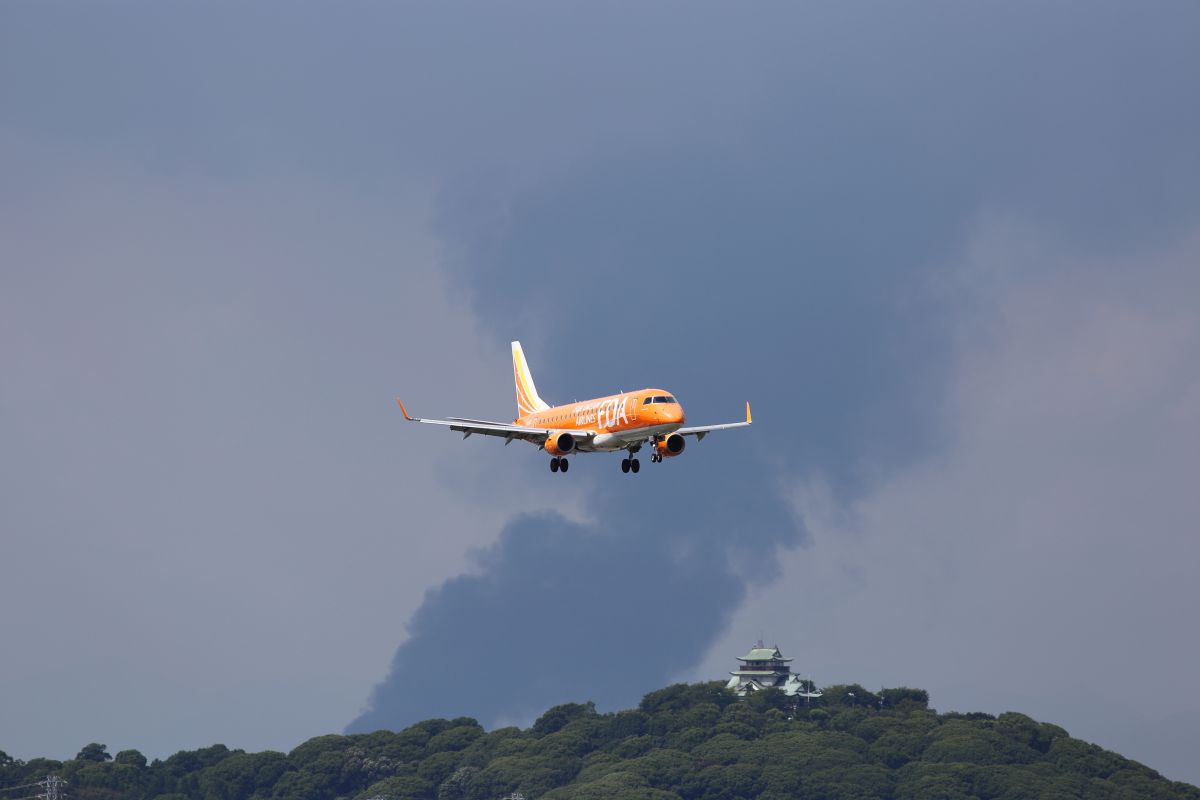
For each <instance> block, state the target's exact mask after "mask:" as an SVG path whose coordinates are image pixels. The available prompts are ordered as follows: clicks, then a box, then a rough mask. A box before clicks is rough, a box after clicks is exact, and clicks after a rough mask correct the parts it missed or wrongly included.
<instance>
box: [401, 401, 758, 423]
mask: <svg viewBox="0 0 1200 800" xmlns="http://www.w3.org/2000/svg"><path fill="white" fill-rule="evenodd" d="M405 416H407V415H405ZM753 421H754V420H752V419H750V401H749V400H747V401H746V424H747V425H749V424H750V423H751V422H753Z"/></svg>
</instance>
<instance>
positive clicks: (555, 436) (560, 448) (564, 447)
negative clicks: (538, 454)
mask: <svg viewBox="0 0 1200 800" xmlns="http://www.w3.org/2000/svg"><path fill="white" fill-rule="evenodd" d="M574 449H575V437H574V436H572V435H571V432H570V431H557V432H555V433H552V434H550V435H549V436H547V437H546V452H547V453H549V454H550V455H552V456H565V455H566V454H567V453H569V452H571V451H572V450H574Z"/></svg>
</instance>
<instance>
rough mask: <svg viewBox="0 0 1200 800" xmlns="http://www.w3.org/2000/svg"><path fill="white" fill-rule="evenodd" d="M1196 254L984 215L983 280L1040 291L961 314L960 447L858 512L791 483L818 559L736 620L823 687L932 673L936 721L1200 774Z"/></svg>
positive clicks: (973, 261)
mask: <svg viewBox="0 0 1200 800" xmlns="http://www.w3.org/2000/svg"><path fill="white" fill-rule="evenodd" d="M1197 252H1198V249H1197V238H1196V235H1195V233H1193V234H1191V235H1189V236H1187V237H1185V238H1184V239H1183V240H1182V241H1177V242H1175V243H1173V244H1172V245H1170V246H1163V247H1158V248H1155V249H1153V250H1148V251H1145V252H1143V253H1140V254H1136V255H1133V256H1130V257H1129V261H1124V260H1123V259H1122V260H1118V261H1107V262H1106V261H1105V260H1098V259H1096V258H1095V257H1093V256H1084V255H1081V254H1079V253H1072V252H1071V251H1070V250H1069V248H1068V249H1064V248H1063V246H1062V244H1061V242H1056V241H1055V240H1054V238H1053V237H1049V238H1047V236H1046V234H1045V233H1044V231H1042V230H1041V229H1040V228H1039V226H1037V225H1030V224H1023V225H1022V224H1014V223H1012V222H998V221H989V222H988V223H985V224H983V225H981V227H980V229H979V231H978V233H977V235H976V236H975V237H973V239H972V244H971V246H970V247H969V248H967V249H966V250H965V252H964V253H963V254H962V256H961V261H962V264H963V267H964V268H965V269H966V270H968V271H971V272H972V273H974V274H977V275H978V274H984V273H989V272H991V273H994V272H995V270H996V269H997V268H1001V269H1002V270H1007V265H1008V264H1010V263H1012V262H1013V261H1014V260H1021V261H1023V262H1024V263H1025V264H1026V266H1027V267H1030V268H1031V269H1030V274H1032V275H1035V276H1036V277H1032V278H1024V277H1023V278H1022V279H1021V280H1017V281H1006V282H1005V283H1004V284H1003V285H1001V286H995V287H993V288H990V289H989V290H988V292H987V297H988V299H987V301H986V304H985V305H986V307H987V309H988V311H987V313H986V314H984V313H979V309H980V308H981V306H980V305H979V304H978V303H971V302H968V303H966V305H968V306H970V307H972V308H973V309H975V312H974V313H972V314H971V315H969V316H967V315H965V316H964V317H962V318H961V319H960V320H959V323H958V325H957V335H956V340H957V341H958V342H959V343H960V345H959V348H958V356H957V361H956V367H955V369H954V370H953V373H954V375H955V378H954V380H953V382H952V389H951V391H950V392H949V395H948V397H949V401H948V403H947V405H946V406H945V410H946V418H947V424H948V428H949V430H950V431H951V432H952V436H951V437H950V440H949V444H948V446H947V447H946V448H944V449H943V450H941V451H939V452H938V453H937V454H936V455H934V456H931V457H929V458H927V459H922V460H920V461H919V462H917V463H914V464H913V465H911V466H910V467H908V468H905V469H902V470H899V471H897V472H896V473H894V474H893V475H892V476H891V477H889V479H888V480H886V481H885V482H883V484H882V485H881V486H879V487H878V488H877V489H876V490H874V491H872V492H870V493H868V494H867V495H865V496H864V497H862V498H861V499H859V500H857V501H856V502H854V503H852V504H851V505H850V506H849V507H848V508H839V507H838V506H837V505H836V504H835V503H834V502H833V501H832V499H831V497H830V495H829V493H828V491H827V489H826V488H824V481H823V480H822V479H821V477H820V476H819V475H818V474H809V475H805V476H803V477H801V478H799V479H797V480H796V481H795V483H794V484H793V488H792V496H793V499H794V502H795V505H796V509H797V512H798V513H799V514H800V515H802V516H803V518H804V519H805V521H806V523H807V524H808V526H809V529H810V530H811V531H812V536H813V542H814V543H813V548H812V549H811V550H809V551H806V552H805V553H803V554H790V555H788V556H787V557H786V558H785V559H784V567H783V571H784V578H783V579H782V580H781V581H780V582H779V583H778V584H776V585H775V586H773V587H772V588H770V589H769V590H767V591H765V592H761V593H758V594H755V595H752V596H751V597H750V598H749V599H748V601H747V603H746V604H745V605H744V606H743V610H742V611H741V612H740V613H739V615H738V619H736V620H735V621H734V623H733V629H734V630H742V629H745V628H746V627H747V626H750V625H765V626H766V627H767V628H768V630H772V631H775V632H776V635H777V636H779V637H780V638H782V639H786V640H790V641H791V642H793V643H794V644H793V648H792V650H793V652H791V653H789V654H790V655H797V656H799V657H800V659H799V662H798V664H799V665H800V668H801V669H803V670H811V671H814V672H815V673H816V675H817V677H818V679H820V678H822V677H824V678H825V679H827V680H828V679H834V678H837V679H842V680H859V681H861V682H863V683H864V684H866V685H876V684H880V683H883V684H888V685H892V684H896V683H919V684H920V685H922V686H925V687H926V688H928V689H929V690H930V691H931V693H932V696H933V700H934V703H935V705H937V706H939V707H941V708H957V709H959V710H967V709H973V708H983V709H986V710H992V711H1001V710H1010V709H1015V710H1021V711H1024V712H1026V713H1029V714H1032V715H1033V716H1035V717H1038V718H1041V719H1052V720H1054V721H1056V722H1057V723H1058V724H1061V725H1063V726H1065V727H1067V728H1068V729H1069V730H1070V731H1071V732H1072V734H1074V735H1076V736H1081V737H1084V738H1088V739H1091V740H1093V741H1097V742H1100V743H1101V744H1104V745H1105V746H1108V747H1112V748H1114V749H1117V750H1118V751H1120V752H1122V753H1124V754H1127V755H1129V756H1130V757H1133V758H1137V759H1140V760H1143V761H1145V762H1146V763H1148V764H1149V765H1150V766H1152V767H1154V768H1156V769H1159V770H1162V771H1163V772H1165V773H1166V774H1167V775H1169V776H1170V777H1172V778H1175V779H1182V780H1189V781H1192V782H1197V781H1198V780H1200V773H1197V771H1196V768H1195V763H1194V759H1192V758H1191V757H1190V753H1189V752H1184V750H1186V748H1184V749H1182V750H1181V748H1180V747H1179V740H1175V739H1173V736H1174V735H1175V734H1180V733H1183V732H1185V731H1186V730H1187V729H1188V728H1189V726H1190V727H1194V726H1195V724H1196V720H1197V719H1200V705H1198V704H1197V703H1196V702H1195V700H1194V699H1193V698H1192V696H1191V694H1190V693H1188V692H1186V691H1183V689H1184V687H1186V686H1187V685H1188V684H1189V682H1190V679H1191V674H1192V665H1193V664H1195V663H1196V660H1197V659H1198V658H1200V648H1198V647H1197V644H1196V640H1195V637H1192V636H1190V635H1188V632H1189V631H1190V628H1191V623H1190V609H1193V608H1195V607H1196V604H1197V603H1198V602H1200V591H1198V590H1197V589H1196V584H1195V581H1194V580H1192V566H1191V565H1192V564H1194V563H1195V561H1196V558H1197V557H1198V556H1200V549H1198V546H1197V544H1196V540H1195V536H1194V532H1195V520H1196V519H1197V518H1198V516H1200V504H1198V502H1197V500H1196V496H1195V492H1194V491H1193V486H1192V484H1193V483H1194V481H1193V477H1194V476H1195V475H1196V473H1197V470H1198V469H1200V463H1198V458H1197V453H1200V368H1198V367H1197V365H1198V364H1200V316H1198V315H1197V313H1196V310H1195V308H1194V303H1192V302H1191V298H1192V297H1194V296H1195V295H1196V292H1197V291H1200V279H1198V276H1197V273H1196V270H1195V269H1194V268H1193V265H1194V264H1195V262H1196V257H1197ZM1135 265H1136V266H1135ZM980 282H982V283H985V284H986V283H987V281H982V279H981V281H978V282H976V283H975V284H974V285H976V286H978V285H980ZM795 608H802V609H803V608H808V609H814V612H813V613H810V614H801V615H799V616H797V615H795V614H793V613H792V611H791V610H792V609H795ZM783 609H787V610H786V611H784V610H783ZM817 609H819V611H817ZM741 638H742V639H744V638H745V636H742V637H741ZM742 644H743V642H741V641H739V640H738V638H737V637H736V636H727V637H725V639H724V640H723V641H721V642H720V643H718V644H717V645H715V646H714V647H713V649H712V650H711V651H710V653H709V654H708V656H707V657H706V658H705V659H704V662H703V666H702V667H701V668H700V669H699V670H697V672H696V673H695V674H696V675H697V676H700V675H711V674H713V673H714V672H716V671H717V670H721V669H723V668H724V667H725V665H726V664H728V663H729V661H730V659H731V658H732V657H733V655H735V652H734V651H735V650H737V649H738V647H739V646H741V645H742ZM1182 741H1190V740H1189V739H1187V738H1186V737H1185V738H1184V739H1183V740H1182Z"/></svg>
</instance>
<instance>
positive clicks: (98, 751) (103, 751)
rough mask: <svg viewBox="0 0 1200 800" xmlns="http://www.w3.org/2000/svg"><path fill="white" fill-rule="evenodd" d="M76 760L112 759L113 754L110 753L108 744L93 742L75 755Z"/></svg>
mask: <svg viewBox="0 0 1200 800" xmlns="http://www.w3.org/2000/svg"><path fill="white" fill-rule="evenodd" d="M75 760H76V761H111V760H112V756H110V755H109V754H108V745H104V744H100V743H99V742H92V743H91V744H89V745H84V747H83V749H82V750H80V751H79V752H78V753H77V754H76V755H75Z"/></svg>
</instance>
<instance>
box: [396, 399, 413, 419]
mask: <svg viewBox="0 0 1200 800" xmlns="http://www.w3.org/2000/svg"><path fill="white" fill-rule="evenodd" d="M396 405H398V406H400V413H402V414H403V415H404V418H405V419H406V420H408V421H409V422H416V420H414V419H413V418H412V417H410V416H409V415H408V411H407V409H405V408H404V403H403V402H402V401H401V400H400V398H399V397H397V398H396Z"/></svg>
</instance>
